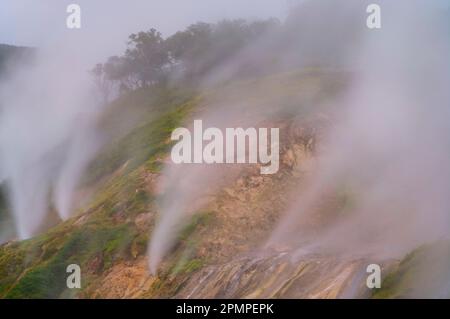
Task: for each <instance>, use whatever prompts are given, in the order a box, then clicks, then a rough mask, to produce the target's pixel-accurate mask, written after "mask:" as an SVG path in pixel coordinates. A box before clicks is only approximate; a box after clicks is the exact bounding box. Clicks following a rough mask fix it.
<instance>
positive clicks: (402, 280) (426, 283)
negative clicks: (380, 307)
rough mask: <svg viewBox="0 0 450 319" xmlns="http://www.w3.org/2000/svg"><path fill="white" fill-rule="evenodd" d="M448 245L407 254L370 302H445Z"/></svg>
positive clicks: (446, 295) (447, 296)
mask: <svg viewBox="0 0 450 319" xmlns="http://www.w3.org/2000/svg"><path fill="white" fill-rule="evenodd" d="M449 261H450V242H448V241H440V242H436V243H433V244H429V245H425V246H422V247H420V248H418V249H416V250H414V251H413V252H411V253H409V254H408V255H407V256H406V257H405V258H404V259H403V260H402V261H401V262H400V264H399V265H398V267H397V268H396V269H395V270H394V271H392V272H391V273H390V274H389V275H388V276H387V277H386V278H385V279H384V280H383V282H382V285H381V289H379V290H376V291H375V293H374V295H373V296H372V297H373V298H420V297H423V296H434V297H436V298H449V297H450V291H449V287H448V282H447V281H445V280H442V278H448V277H449V276H450V269H449V268H448V266H449V263H450V262H449Z"/></svg>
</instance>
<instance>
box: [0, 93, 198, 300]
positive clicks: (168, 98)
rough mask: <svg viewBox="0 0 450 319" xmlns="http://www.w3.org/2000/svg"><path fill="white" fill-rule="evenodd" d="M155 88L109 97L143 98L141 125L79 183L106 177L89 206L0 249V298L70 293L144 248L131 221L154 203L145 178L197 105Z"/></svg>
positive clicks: (158, 164)
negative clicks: (71, 272)
mask: <svg viewBox="0 0 450 319" xmlns="http://www.w3.org/2000/svg"><path fill="white" fill-rule="evenodd" d="M153 90H155V89H153ZM158 90H159V91H156V93H155V91H153V92H146V91H138V92H135V93H134V94H131V95H129V96H128V97H127V98H122V99H121V100H120V101H116V102H115V103H116V104H117V103H120V104H121V105H122V107H127V106H128V105H129V104H140V105H141V104H142V102H143V101H147V103H146V106H147V107H148V110H147V112H148V114H146V112H143V115H142V120H141V121H140V123H139V125H137V127H135V128H134V129H133V130H131V131H130V132H129V133H128V134H126V136H124V137H122V138H121V139H119V140H118V141H116V142H115V143H113V144H112V145H108V146H107V147H105V148H104V149H103V150H102V152H101V154H100V155H99V157H98V158H97V159H96V161H95V162H94V163H93V164H92V165H91V167H90V168H89V171H88V174H87V177H86V178H85V180H84V183H86V184H89V183H91V182H93V181H94V180H98V179H102V178H103V179H106V181H105V182H104V183H103V185H102V186H101V187H100V188H99V189H98V190H97V192H96V194H95V195H94V196H93V200H92V201H91V203H90V205H88V207H86V208H83V209H82V210H81V211H80V212H79V213H78V214H77V215H76V216H74V217H73V218H71V219H69V220H67V221H65V222H63V223H61V224H59V225H58V226H56V227H54V228H52V229H51V230H49V231H48V232H46V233H45V234H42V235H39V236H37V237H35V238H32V239H29V240H25V241H21V242H11V243H7V244H5V245H2V246H0V297H4V298H60V297H76V296H77V295H80V294H82V293H83V291H84V290H87V289H89V287H90V286H91V285H95V282H96V280H98V278H99V275H100V274H102V273H104V272H105V271H106V270H107V269H108V268H110V267H111V266H113V265H114V264H115V263H117V262H118V261H120V260H127V259H133V258H136V257H137V256H138V255H141V254H144V253H145V250H146V243H147V241H148V231H149V230H139V229H138V228H137V227H136V225H135V223H134V217H136V216H137V215H139V214H141V213H145V212H148V211H149V210H152V205H154V196H153V194H151V193H149V192H148V190H147V189H146V182H145V175H146V174H147V173H155V172H157V171H158V170H159V169H160V167H161V162H160V160H161V158H163V157H164V156H166V155H167V152H168V149H169V148H170V138H169V137H170V133H171V132H172V130H173V129H175V128H176V127H178V126H180V125H181V122H182V120H183V119H184V118H185V117H186V115H187V114H188V113H189V112H190V111H191V110H192V108H193V107H194V106H195V103H196V100H195V97H194V96H193V95H189V94H188V93H185V92H182V93H180V92H179V91H177V90H175V89H174V90H172V91H169V90H168V89H164V90H162V89H158ZM150 94H151V95H152V99H151V100H152V101H153V102H152V104H151V105H149V104H148V96H149V95H150ZM121 167H123V168H124V169H121ZM118 170H119V172H117V171H118ZM81 220H82V222H81ZM69 264H78V265H80V267H81V269H82V270H83V276H82V289H81V290H80V291H75V292H73V291H69V290H68V289H67V287H66V278H67V276H68V274H67V273H66V267H67V266H68V265H69ZM190 267H191V268H192V265H191V266H190Z"/></svg>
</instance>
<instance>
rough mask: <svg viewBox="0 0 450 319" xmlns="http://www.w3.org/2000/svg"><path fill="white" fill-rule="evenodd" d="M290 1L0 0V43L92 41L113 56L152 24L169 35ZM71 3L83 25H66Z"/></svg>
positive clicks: (282, 10) (262, 13)
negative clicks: (196, 24) (199, 23)
mask: <svg viewBox="0 0 450 319" xmlns="http://www.w3.org/2000/svg"><path fill="white" fill-rule="evenodd" d="M294 1H298V0H0V43H7V44H14V45H26V46H38V47H40V46H46V45H49V44H50V45H51V44H52V43H53V42H55V41H62V40H64V41H75V42H76V41H84V42H85V43H89V42H90V43H95V49H96V50H97V51H98V54H97V55H98V56H104V55H112V54H118V53H121V51H122V50H123V48H124V46H125V42H126V39H127V36H128V35H129V34H130V33H132V32H137V31H141V30H147V29H149V28H151V27H155V28H156V29H158V30H159V31H161V32H162V33H163V35H165V36H167V35H170V34H172V33H174V32H176V31H178V30H180V29H183V28H184V27H186V26H187V25H189V24H191V23H194V22H197V21H205V22H215V21H217V20H220V19H223V18H248V19H254V18H268V17H278V18H283V17H284V16H285V15H286V13H287V10H288V5H289V3H290V2H294ZM71 3H76V4H79V5H80V6H81V9H82V28H81V30H68V29H67V28H66V24H65V21H66V17H67V15H68V14H67V13H66V7H67V5H68V4H71ZM83 48H86V46H84V45H83Z"/></svg>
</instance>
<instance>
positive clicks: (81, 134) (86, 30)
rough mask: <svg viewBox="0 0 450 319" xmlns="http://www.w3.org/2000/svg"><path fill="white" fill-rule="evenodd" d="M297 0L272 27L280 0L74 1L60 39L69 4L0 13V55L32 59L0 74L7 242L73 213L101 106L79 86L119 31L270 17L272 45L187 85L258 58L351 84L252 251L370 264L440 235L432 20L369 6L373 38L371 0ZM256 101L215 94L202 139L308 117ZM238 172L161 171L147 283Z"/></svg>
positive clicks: (447, 109)
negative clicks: (24, 54) (29, 52)
mask: <svg viewBox="0 0 450 319" xmlns="http://www.w3.org/2000/svg"><path fill="white" fill-rule="evenodd" d="M299 2H301V3H302V5H301V6H300V7H299V10H298V11H297V14H295V15H290V16H289V17H288V18H287V19H286V20H285V18H286V16H287V14H286V13H287V8H288V6H289V5H288V3H290V2H283V1H276V0H272V1H270V0H264V1H261V0H251V1H238V0H233V1H230V0H229V1H207V0H199V1H174V0H172V1H127V2H125V1H107V0H99V1H90V0H80V1H77V2H76V3H78V4H80V6H81V8H82V28H81V29H80V30H69V29H67V28H66V26H65V18H66V16H67V14H66V13H65V8H66V6H67V4H69V3H72V1H59V2H58V4H55V2H54V1H51V0H44V1H39V2H37V1H33V0H27V1H25V0H17V1H16V0H15V1H12V0H11V1H2V2H1V4H0V30H1V34H0V43H9V44H18V45H28V46H35V47H37V48H38V51H37V52H36V56H35V58H34V60H33V62H32V63H31V64H24V65H21V64H14V65H10V66H9V70H10V71H11V72H10V73H7V74H6V75H5V74H3V75H1V76H0V112H1V117H0V154H1V158H0V180H1V181H2V182H4V183H5V184H6V186H7V190H8V196H9V199H10V203H11V208H12V212H13V215H14V219H15V225H16V227H17V233H18V236H19V237H20V238H21V239H24V238H29V237H31V236H33V235H34V234H36V233H37V232H38V231H39V229H40V227H41V226H42V223H43V221H44V220H45V219H46V217H47V215H48V213H49V211H51V210H53V209H55V210H56V212H57V213H58V214H59V217H60V218H61V219H67V218H68V217H70V216H71V214H72V213H73V212H74V211H75V210H76V207H77V203H74V200H73V198H74V196H73V195H74V192H75V190H76V188H77V186H78V184H79V181H80V178H81V176H82V175H83V173H84V172H85V169H86V167H87V165H88V164H89V162H90V160H91V159H92V158H93V157H94V156H95V154H96V151H97V150H98V149H99V147H100V146H101V145H102V143H103V140H102V135H101V134H99V132H98V131H97V130H98V129H97V125H96V121H97V119H98V118H99V116H100V115H101V112H102V111H103V109H104V105H102V103H101V99H99V97H98V96H96V94H95V91H94V90H93V88H92V81H91V79H90V78H89V74H88V69H89V68H91V67H92V66H93V64H95V63H96V62H100V61H103V60H104V59H105V58H106V57H107V56H111V55H114V54H117V53H119V52H122V51H123V50H124V48H125V46H126V39H127V37H128V35H129V34H130V33H132V32H137V31H142V30H148V29H150V28H151V27H155V28H157V29H158V30H160V31H162V33H163V35H165V36H168V35H170V34H172V33H174V32H175V31H177V30H181V29H184V28H185V27H186V26H187V25H189V24H191V23H195V22H197V21H206V22H215V21H218V20H220V19H223V18H248V19H255V18H268V17H278V18H280V19H281V21H282V23H284V26H285V32H284V33H283V34H282V35H281V36H280V34H279V33H277V32H274V33H270V32H269V33H267V34H265V35H263V36H262V37H261V38H259V39H257V40H256V41H254V42H253V43H252V44H251V45H249V46H247V47H245V48H244V49H242V50H240V51H239V52H236V54H234V55H233V57H232V58H230V59H228V60H227V61H225V62H224V63H223V64H221V65H217V66H215V68H214V69H213V71H211V72H210V73H209V74H207V75H206V76H205V77H204V78H203V81H202V85H201V86H202V88H204V89H209V88H211V87H214V86H215V85H217V83H222V82H223V81H225V80H227V79H233V76H235V74H237V73H239V72H240V71H241V70H242V68H243V67H245V66H248V65H249V64H252V65H253V66H254V67H255V68H257V69H259V70H260V71H261V74H264V73H265V72H266V73H270V72H272V71H273V70H274V63H272V62H273V61H274V57H276V61H277V68H278V69H277V70H278V71H289V70H292V69H303V68H308V67H316V68H321V69H322V70H325V71H326V70H343V71H351V74H352V77H351V79H350V83H349V85H348V87H347V88H346V89H345V91H344V92H341V94H339V96H334V97H333V98H334V99H333V100H332V101H327V103H328V104H329V105H330V104H331V106H332V107H333V108H334V109H335V110H340V112H338V113H339V114H338V116H337V119H336V123H334V125H333V126H332V127H331V128H330V130H328V131H327V132H326V134H325V137H326V138H325V140H324V145H323V150H322V151H321V152H320V154H319V158H318V165H317V171H315V172H314V174H313V176H312V177H311V183H310V184H309V185H308V187H307V188H306V189H304V188H302V189H301V190H300V189H298V190H297V189H293V190H292V191H293V193H294V194H295V195H296V196H295V198H296V199H295V200H294V201H293V202H292V203H291V204H290V205H289V209H288V210H287V211H286V212H283V218H282V219H281V220H280V222H279V224H278V226H277V228H276V229H275V230H274V232H273V234H272V235H271V236H270V238H268V240H267V242H266V243H264V248H265V249H267V250H279V249H280V247H283V249H287V250H289V251H290V252H293V253H294V254H297V255H302V254H303V253H304V252H308V253H311V252H312V253H323V254H338V255H340V256H348V255H350V256H360V255H363V256H371V257H373V258H378V259H383V258H401V257H402V256H404V254H406V253H408V252H409V251H411V250H412V249H414V248H416V247H418V246H420V245H422V244H424V243H429V242H433V241H435V240H438V239H441V238H448V234H449V227H450V213H449V212H450V199H449V196H448V194H447V193H448V189H449V188H450V185H449V183H450V147H449V145H450V144H449V142H450V140H449V139H450V138H449V136H450V134H449V133H450V116H449V115H450V114H449V113H450V96H449V90H448V87H449V84H450V63H449V59H448V56H449V53H450V52H449V51H450V48H449V41H448V39H449V26H448V12H447V13H445V14H444V12H443V10H442V3H439V4H438V5H436V4H430V1H425V0H422V1H420V0H415V1H403V0H398V1H377V3H379V4H381V5H382V28H381V29H380V30H372V31H371V30H368V29H367V28H366V26H365V19H366V17H367V13H366V11H365V8H366V6H367V4H368V3H371V1H357V0H353V1H345V2H343V1H342V2H339V3H338V2H337V1H325V0H324V1H312V0H311V1H299ZM124 7H126V10H125V9H124ZM261 92H263V93H262V94H261V96H260V99H257V100H256V101H255V100H253V102H249V101H251V100H252V96H254V94H255V92H248V91H245V90H243V91H242V92H234V93H233V94H234V96H235V97H236V98H235V99H234V100H233V99H230V97H229V96H226V97H225V96H224V97H223V99H221V97H220V96H216V98H215V99H214V100H211V101H209V102H210V105H209V106H208V108H207V109H205V110H202V112H201V113H200V114H197V116H198V117H200V118H201V119H203V121H204V122H205V123H206V124H205V125H207V126H214V127H220V128H225V127H249V126H259V125H261V124H262V123H271V121H272V120H273V119H274V116H275V114H276V113H277V112H281V111H284V110H287V109H289V111H290V112H294V115H295V116H297V117H301V116H302V113H301V112H303V110H304V109H303V108H298V109H295V107H294V108H293V105H294V106H295V105H299V104H298V103H297V104H296V102H301V103H304V102H305V103H307V104H309V105H308V107H311V108H314V107H319V106H320V102H318V101H317V100H316V99H313V98H311V99H305V98H304V96H302V95H301V94H300V93H299V95H298V97H293V96H290V97H286V100H283V99H281V100H277V99H275V100H273V99H271V97H270V96H264V90H261ZM274 102H276V103H274ZM316 103H317V105H316ZM243 109H245V110H246V111H245V112H243V111H242V110H243ZM188 124H189V123H188ZM242 169H243V168H242V167H240V166H233V167H229V166H227V165H223V166H208V167H205V166H202V165H172V164H167V165H166V166H165V168H164V169H163V172H162V177H161V179H162V180H161V185H160V187H161V188H162V191H163V192H164V193H165V194H164V196H163V197H162V198H161V200H160V202H159V218H158V222H157V225H156V227H155V229H154V231H153V233H152V234H151V239H150V244H149V252H148V255H149V256H148V257H149V262H150V268H151V270H152V272H153V273H155V272H156V271H157V269H158V265H159V263H160V262H161V261H162V260H163V259H164V257H165V256H166V255H167V254H168V252H169V251H170V249H171V248H172V247H173V245H174V244H175V242H176V238H177V233H178V232H179V230H180V229H181V228H182V227H183V225H184V224H185V223H186V221H187V220H188V219H189V217H190V216H191V214H192V213H194V212H195V211H196V210H197V209H199V208H201V207H202V204H203V203H202V200H203V199H204V198H207V197H208V196H209V195H210V194H213V193H214V192H215V191H216V190H218V189H219V188H220V187H222V186H224V185H226V184H227V183H228V181H231V180H233V177H234V176H237V175H238V174H239V172H240V170H242ZM342 189H345V190H346V191H348V193H349V194H350V195H349V196H351V198H352V205H351V207H349V208H347V212H346V214H345V215H344V216H339V217H337V218H333V219H332V220H330V221H329V222H328V223H326V224H325V225H321V226H320V227H319V228H318V229H314V231H312V230H311V229H308V228H307V225H308V224H307V223H305V221H306V220H308V219H309V218H312V217H311V216H314V214H316V213H317V212H316V210H315V209H314V207H317V205H320V203H321V202H323V201H324V200H326V198H327V197H328V196H331V194H332V193H334V192H336V191H339V190H342ZM331 213H332V212H331Z"/></svg>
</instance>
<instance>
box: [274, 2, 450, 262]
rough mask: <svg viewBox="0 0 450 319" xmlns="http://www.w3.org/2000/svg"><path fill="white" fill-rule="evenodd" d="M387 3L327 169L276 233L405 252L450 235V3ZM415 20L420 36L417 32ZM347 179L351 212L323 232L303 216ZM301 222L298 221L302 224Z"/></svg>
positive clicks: (280, 237) (327, 155)
mask: <svg viewBox="0 0 450 319" xmlns="http://www.w3.org/2000/svg"><path fill="white" fill-rule="evenodd" d="M408 4H409V5H408V6H405V5H404V3H402V2H396V3H395V4H393V3H389V4H384V6H383V8H384V12H385V15H384V26H383V29H382V30H380V32H378V33H374V35H372V36H370V37H368V38H367V39H366V43H365V45H364V47H363V48H362V49H361V50H360V52H359V56H358V63H359V69H360V70H361V72H358V75H357V76H356V77H355V78H354V80H353V85H352V86H351V88H350V89H349V91H348V92H347V94H346V97H345V98H344V99H343V101H341V102H338V103H339V104H340V105H342V106H343V107H344V108H345V112H344V114H343V115H342V117H341V118H340V120H339V121H338V122H339V124H338V125H337V126H336V128H335V129H334V130H332V131H331V132H329V134H328V135H329V138H328V146H327V147H326V148H325V149H326V151H324V153H323V154H322V155H321V158H322V160H321V165H320V169H319V171H318V172H317V175H316V176H315V181H314V183H313V184H312V185H311V187H310V189H309V190H308V191H307V192H306V193H301V194H299V195H298V198H299V200H298V202H296V203H294V204H293V205H292V207H291V209H290V210H289V212H288V213H287V216H286V217H285V219H284V220H283V221H282V222H281V224H280V225H279V227H278V229H277V230H276V231H275V232H274V234H273V236H272V238H271V239H270V240H269V246H270V245H276V243H278V244H279V243H281V242H284V243H289V244H290V245H292V247H294V248H298V247H301V248H302V249H303V250H305V249H306V250H312V251H337V252H340V253H343V254H364V255H374V256H378V257H384V258H387V257H400V256H403V255H404V254H405V253H407V252H409V251H411V250H412V249H414V248H416V247H418V246H419V245H421V244H423V243H427V242H432V241H436V240H438V239H441V238H448V234H449V230H450V229H449V226H450V223H449V222H450V213H449V212H450V200H449V198H448V196H447V194H446V192H447V190H448V189H449V187H450V184H449V183H450V162H449V155H450V148H449V147H448V145H449V144H448V142H449V132H450V121H449V116H448V115H449V112H450V108H449V106H450V97H449V93H448V89H447V87H448V85H449V83H450V78H449V77H450V73H449V70H450V64H449V61H448V58H447V57H448V54H449V49H450V48H449V42H448V30H447V29H446V28H445V26H446V24H445V20H444V16H443V15H442V12H440V11H438V10H435V9H434V8H433V7H430V6H429V5H427V4H425V3H424V2H420V1H414V2H410V3H408ZM412 26H414V28H415V29H416V30H417V32H416V33H415V34H414V37H410V36H407V34H408V30H409V28H411V27H412ZM343 188H346V189H347V190H350V195H349V196H352V202H353V203H352V205H351V206H352V207H350V208H348V209H347V211H346V215H347V217H343V218H338V219H337V221H336V222H335V223H333V224H332V225H331V226H330V225H329V226H328V227H324V229H323V230H322V231H321V232H320V235H318V236H309V235H307V230H306V229H304V227H303V228H302V227H301V226H299V224H301V221H302V220H306V219H308V218H309V217H310V215H311V214H313V213H312V212H313V211H314V209H313V207H314V205H317V204H318V203H320V202H321V201H324V200H326V198H327V196H328V195H329V194H327V191H329V190H339V189H341V190H342V189H343ZM292 225H297V226H294V227H292Z"/></svg>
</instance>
